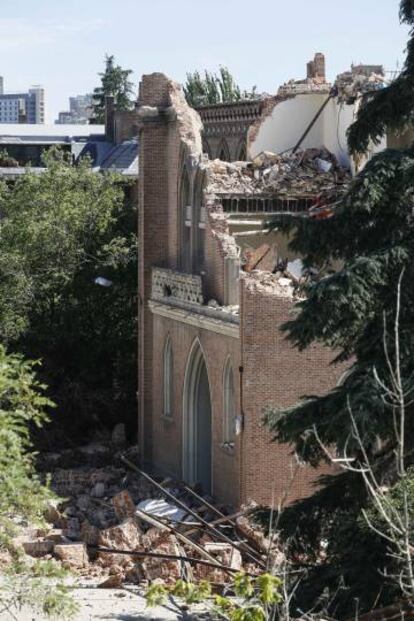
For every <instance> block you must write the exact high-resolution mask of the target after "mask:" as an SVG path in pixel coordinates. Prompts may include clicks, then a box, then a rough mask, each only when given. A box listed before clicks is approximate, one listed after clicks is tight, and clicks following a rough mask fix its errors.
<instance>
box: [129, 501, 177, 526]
mask: <svg viewBox="0 0 414 621" xmlns="http://www.w3.org/2000/svg"><path fill="white" fill-rule="evenodd" d="M137 508H138V509H141V511H145V513H149V514H150V515H155V516H156V517H160V518H165V519H167V520H169V521H170V522H182V521H184V518H185V517H186V512H185V511H184V510H183V509H180V508H178V507H175V506H174V505H172V504H171V503H170V502H167V501H166V500H164V499H163V498H157V499H152V498H151V499H148V500H142V501H141V502H140V503H139V504H138V506H137Z"/></svg>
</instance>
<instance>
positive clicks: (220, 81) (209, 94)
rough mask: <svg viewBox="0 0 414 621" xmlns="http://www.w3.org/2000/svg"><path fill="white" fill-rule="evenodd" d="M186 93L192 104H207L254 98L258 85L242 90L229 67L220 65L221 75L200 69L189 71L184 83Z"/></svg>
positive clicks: (194, 105)
mask: <svg viewBox="0 0 414 621" xmlns="http://www.w3.org/2000/svg"><path fill="white" fill-rule="evenodd" d="M184 94H185V97H186V100H187V102H188V104H189V105H190V106H193V107H194V108H196V107H197V106H205V105H207V104H219V103H228V102H233V101H240V100H242V99H254V98H255V97H256V87H255V86H254V87H253V88H252V90H251V92H247V91H244V92H242V91H241V89H240V87H239V86H238V85H237V83H236V81H235V79H234V78H233V76H232V75H231V73H230V71H229V70H228V69H227V67H220V70H219V75H217V74H215V73H210V72H209V71H207V70H206V71H205V72H204V77H202V76H201V74H200V72H199V71H194V72H193V73H187V80H186V83H185V85H184Z"/></svg>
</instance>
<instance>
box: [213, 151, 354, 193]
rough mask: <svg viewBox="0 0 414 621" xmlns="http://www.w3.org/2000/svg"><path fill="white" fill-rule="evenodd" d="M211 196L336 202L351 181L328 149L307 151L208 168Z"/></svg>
mask: <svg viewBox="0 0 414 621" xmlns="http://www.w3.org/2000/svg"><path fill="white" fill-rule="evenodd" d="M205 168H206V170H207V175H208V192H210V193H214V194H218V195H220V194H243V195H246V196H249V195H255V196H260V195H265V196H275V195H276V196H281V197H283V196H285V197H288V198H294V197H301V198H305V197H315V198H316V197H322V196H323V197H325V198H326V199H327V200H328V199H331V200H333V199H334V198H335V197H336V196H337V194H338V192H339V191H340V190H341V189H343V187H344V186H345V184H346V183H347V182H349V181H350V180H351V174H350V172H349V171H348V170H347V169H345V168H343V167H342V166H340V165H339V164H338V161H337V159H336V157H335V155H333V153H331V152H330V151H328V149H325V148H321V149H306V150H304V151H297V152H296V153H284V154H281V155H277V154H276V153H271V152H269V151H264V152H262V153H260V154H259V155H258V156H257V157H255V158H254V159H253V161H252V162H232V163H228V162H222V161H221V160H213V161H212V162H208V163H206V164H205Z"/></svg>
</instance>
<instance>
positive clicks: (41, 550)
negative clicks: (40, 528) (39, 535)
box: [22, 539, 54, 558]
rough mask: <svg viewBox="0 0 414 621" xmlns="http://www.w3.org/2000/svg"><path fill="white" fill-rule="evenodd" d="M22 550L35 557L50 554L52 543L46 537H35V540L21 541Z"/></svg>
mask: <svg viewBox="0 0 414 621" xmlns="http://www.w3.org/2000/svg"><path fill="white" fill-rule="evenodd" d="M22 547H23V550H24V551H25V553H26V554H28V555H29V556H34V557H35V558H37V557H41V556H45V555H46V554H51V553H52V552H53V547H54V543H53V541H49V540H47V539H36V540H35V541H23V542H22Z"/></svg>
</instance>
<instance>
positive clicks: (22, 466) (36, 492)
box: [0, 345, 76, 618]
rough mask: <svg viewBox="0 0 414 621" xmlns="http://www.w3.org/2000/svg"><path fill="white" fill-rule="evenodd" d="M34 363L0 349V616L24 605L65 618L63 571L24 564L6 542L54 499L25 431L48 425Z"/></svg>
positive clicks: (68, 601)
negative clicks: (0, 571) (1, 565)
mask: <svg viewBox="0 0 414 621" xmlns="http://www.w3.org/2000/svg"><path fill="white" fill-rule="evenodd" d="M35 365H36V363H35V362H30V361H26V360H24V359H23V358H22V357H21V356H20V355H17V354H7V353H6V351H5V349H4V347H3V346H2V345H0V552H1V551H3V552H5V551H8V552H9V554H10V555H11V559H12V560H11V562H10V563H9V565H8V567H7V571H6V574H5V576H4V578H3V579H2V582H1V586H0V616H1V614H2V612H5V611H13V610H14V609H16V608H19V607H21V606H24V605H29V606H31V607H32V608H35V609H36V610H38V611H41V612H42V613H43V614H44V615H45V616H55V615H59V618H70V617H71V616H73V614H74V612H75V611H76V606H75V604H74V602H73V600H72V598H71V597H70V594H69V592H68V590H67V588H66V587H65V585H64V584H63V582H62V579H63V578H64V577H65V576H66V575H67V572H65V571H64V570H63V569H62V568H61V567H60V565H58V564H57V563H55V562H52V561H49V562H48V561H34V562H29V561H27V560H25V558H24V556H23V555H22V553H21V551H20V550H19V548H16V547H15V545H14V544H13V541H12V537H13V535H16V534H18V532H19V525H20V524H21V523H28V522H29V523H38V524H42V523H43V513H44V510H45V506H46V502H47V501H48V500H51V499H52V498H54V495H53V494H52V492H51V491H50V489H49V487H48V486H47V485H44V484H43V483H42V481H41V480H40V479H39V477H38V476H37V474H36V471H35V468H34V458H35V454H34V453H33V452H32V444H31V440H30V429H31V428H32V427H33V426H34V427H41V426H42V425H43V424H44V423H45V422H47V421H48V416H47V414H46V412H45V409H46V408H50V407H51V406H52V405H53V404H52V403H51V401H50V400H49V399H47V398H46V397H45V395H44V391H45V388H46V387H45V386H44V385H43V384H41V383H39V381H38V380H37V379H36V377H35V372H34V367H35Z"/></svg>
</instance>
